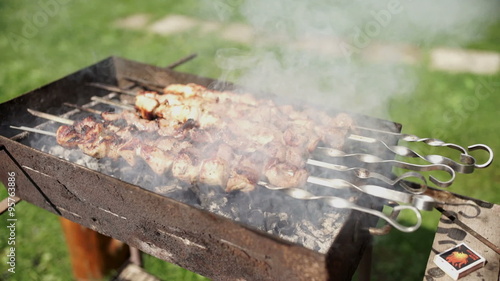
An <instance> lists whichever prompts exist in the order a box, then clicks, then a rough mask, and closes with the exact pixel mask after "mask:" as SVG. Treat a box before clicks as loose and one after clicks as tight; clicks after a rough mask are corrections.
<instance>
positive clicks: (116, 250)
mask: <svg viewBox="0 0 500 281" xmlns="http://www.w3.org/2000/svg"><path fill="white" fill-rule="evenodd" d="M60 221H61V226H62V228H63V231H64V236H65V238H66V243H67V245H68V250H69V254H70V258H71V264H72V268H73V275H74V277H75V279H76V280H78V281H84V280H95V279H101V278H103V277H105V276H106V274H108V273H109V272H110V271H111V270H113V269H116V270H117V269H119V268H120V266H122V265H123V263H124V262H125V261H127V260H128V258H129V247H128V246H127V245H126V244H124V243H122V242H120V241H118V240H115V239H113V238H111V237H108V236H104V235H102V234H100V233H97V232H95V231H93V230H91V229H88V228H86V227H83V226H81V225H79V224H77V223H74V222H72V221H70V220H67V219H65V218H62V217H61V218H60Z"/></svg>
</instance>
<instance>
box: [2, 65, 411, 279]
mask: <svg viewBox="0 0 500 281" xmlns="http://www.w3.org/2000/svg"><path fill="white" fill-rule="evenodd" d="M124 77H134V78H137V79H143V80H146V81H151V82H154V83H158V84H161V85H168V84H173V83H197V84H200V85H203V86H206V87H209V88H214V89H218V90H220V89H226V88H232V87H233V86H232V85H230V84H227V83H222V82H220V81H217V80H213V79H208V78H203V77H198V76H195V75H192V74H186V73H180V72H176V71H173V70H169V69H165V68H159V67H155V66H151V65H147V64H142V63H138V62H134V61H129V60H125V59H122V58H117V57H110V58H108V59H106V60H103V61H101V62H99V63H96V64H94V65H92V66H89V67H87V68H85V69H82V70H80V71H78V72H76V73H73V74H71V75H69V76H67V77H64V78H62V79H60V80H58V81H55V82H53V83H51V84H48V85H46V86H43V87H41V88H39V89H36V90H34V91H32V92H29V93H27V94H25V95H23V96H20V97H18V98H16V99H14V100H11V101H9V102H7V103H4V104H1V105H0V112H1V114H2V118H1V124H0V145H3V150H2V152H3V153H2V154H1V156H2V157H3V158H2V164H0V168H1V170H2V171H11V170H13V169H14V170H18V171H19V174H24V175H25V179H24V181H25V185H21V184H19V186H18V189H20V190H19V192H18V193H19V194H20V196H21V197H22V198H23V199H25V200H27V201H30V202H31V203H33V204H35V205H38V206H40V207H42V208H45V209H48V210H49V211H52V212H55V213H57V214H59V215H62V216H64V217H66V218H69V219H70V220H73V221H76V222H78V223H81V224H82V225H85V226H87V227H90V228H93V229H95V230H97V231H99V232H101V233H103V234H106V235H109V236H112V237H114V238H117V239H120V240H122V241H124V242H126V243H128V244H130V245H132V246H136V247H138V248H139V249H141V250H143V251H144V252H146V253H149V254H152V255H154V256H157V257H159V258H162V259H164V260H167V261H171V262H174V263H177V264H179V265H180V266H183V267H185V268H188V269H190V270H193V271H196V272H198V273H200V274H203V275H205V276H208V277H211V278H222V279H223V278H229V277H231V278H233V277H234V278H236V277H238V278H239V277H242V278H245V276H247V277H248V276H251V277H252V278H253V279H254V278H255V277H256V276H260V277H262V278H261V279H260V280H273V279H274V278H275V277H277V276H280V278H282V277H283V270H286V271H287V274H289V275H290V278H291V279H290V280H295V279H300V280H325V279H328V278H329V277H328V276H331V275H332V274H335V275H336V276H342V274H344V276H350V275H352V273H353V271H354V270H355V265H356V264H357V261H359V258H360V257H359V252H360V251H361V252H362V249H363V248H364V246H365V245H366V244H367V243H368V242H369V235H368V233H367V228H368V227H370V226H372V225H373V224H374V223H375V221H376V220H375V219H374V218H373V217H369V216H366V215H363V214H359V213H356V212H353V211H351V210H346V209H337V208H332V207H328V206H326V205H323V204H321V202H319V201H314V202H307V201H300V200H296V199H293V198H290V197H287V196H286V195H284V194H281V193H277V192H275V191H271V190H266V189H264V188H258V189H256V190H255V191H252V192H249V193H245V192H234V193H226V192H224V191H223V190H222V189H221V188H218V187H210V186H191V185H187V184H182V183H180V182H178V181H177V180H175V179H173V178H171V177H159V176H156V175H155V174H154V173H152V172H151V171H149V172H148V167H146V165H145V164H144V163H142V164H140V167H127V165H126V164H124V163H122V162H120V161H118V162H116V161H111V160H109V159H100V160H97V159H93V158H91V157H89V156H86V155H84V154H83V153H82V152H80V151H79V150H67V149H64V148H62V147H60V146H59V145H57V143H56V141H55V138H54V137H51V136H44V135H40V134H33V133H30V134H27V133H20V131H17V130H13V129H11V128H10V125H14V126H29V127H39V128H40V129H43V130H46V131H51V132H55V131H56V129H57V127H58V126H59V125H60V124H56V123H54V122H46V121H45V120H43V119H41V118H36V117H34V116H32V115H31V114H29V113H28V112H27V108H31V109H35V110H38V111H43V112H46V113H50V114H54V115H62V116H64V117H67V118H70V119H72V120H79V119H81V118H82V117H84V116H88V115H89V113H87V112H79V111H78V110H74V109H71V108H68V107H65V106H63V103H65V102H67V103H73V104H78V105H86V104H88V103H89V102H90V97H91V96H100V97H105V98H106V97H109V95H110V92H109V91H106V90H102V89H97V88H94V87H89V86H88V85H87V84H88V83H90V82H99V83H105V84H110V85H117V86H119V87H121V88H128V87H130V86H131V82H130V81H128V80H127V79H124ZM287 102H290V101H287ZM93 108H95V109H98V110H101V111H106V110H110V109H111V108H110V106H109V105H103V104H96V106H95V107H93ZM331 112H332V114H335V113H336V112H335V111H333V110H332V111H331ZM355 116H356V121H357V123H358V124H360V125H362V126H364V127H368V128H376V129H378V130H381V131H391V132H399V131H400V129H401V126H400V125H399V124H395V123H392V122H389V121H384V120H380V119H375V118H371V117H366V116H359V115H355ZM364 135H366V136H371V137H376V138H377V139H380V140H383V141H384V142H386V143H395V140H394V139H391V138H390V136H389V135H387V134H383V133H380V134H377V133H376V132H372V131H369V132H365V133H364ZM345 149H346V150H347V151H348V150H349V149H350V147H349V144H348V145H347V146H346V147H345ZM358 149H359V147H358ZM370 153H372V154H377V153H376V152H374V151H370ZM380 156H382V155H380ZM386 157H387V156H386ZM137 170H141V171H145V172H143V173H137V172H136V171H137ZM379 172H380V173H383V174H387V175H389V174H390V172H391V171H379ZM3 174H4V175H5V174H7V173H6V172H5V173H3ZM332 176H335V177H343V175H342V174H341V173H337V174H333V175H332ZM21 181H23V180H21ZM4 182H5V181H4ZM310 188H312V189H313V188H314V187H310ZM339 192H340V191H339ZM338 195H339V196H342V197H346V198H350V199H351V200H354V201H356V202H357V203H358V204H360V205H363V206H367V207H372V208H377V207H379V206H381V204H380V202H379V201H377V200H374V199H372V198H368V197H367V196H363V195H362V194H357V193H345V192H340V193H339V194H338ZM176 246H177V248H176ZM288 255H291V256H288ZM203 257H209V258H208V259H204V258H203ZM214 257H217V258H214ZM339 274H340V275H339Z"/></svg>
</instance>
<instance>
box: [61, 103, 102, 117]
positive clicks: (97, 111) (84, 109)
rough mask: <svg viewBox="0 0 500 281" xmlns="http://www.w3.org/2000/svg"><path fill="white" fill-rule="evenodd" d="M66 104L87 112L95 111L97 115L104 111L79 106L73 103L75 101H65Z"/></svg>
mask: <svg viewBox="0 0 500 281" xmlns="http://www.w3.org/2000/svg"><path fill="white" fill-rule="evenodd" d="M63 104H64V105H65V106H68V107H72V108H76V109H78V110H80V111H85V112H89V113H93V114H97V115H100V114H101V113H102V111H100V110H96V109H93V108H89V107H83V106H79V105H77V104H73V103H67V102H65V103H63Z"/></svg>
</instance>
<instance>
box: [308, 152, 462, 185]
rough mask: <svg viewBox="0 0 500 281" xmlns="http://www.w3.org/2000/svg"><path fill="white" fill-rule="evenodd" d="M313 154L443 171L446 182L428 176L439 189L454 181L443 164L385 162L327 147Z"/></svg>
mask: <svg viewBox="0 0 500 281" xmlns="http://www.w3.org/2000/svg"><path fill="white" fill-rule="evenodd" d="M313 153H319V154H321V155H325V156H329V157H334V158H353V159H356V160H358V161H359V162H361V163H363V164H367V165H373V164H377V165H380V164H389V165H391V166H393V167H398V168H402V169H408V170H413V171H417V172H427V171H436V170H439V171H444V172H447V173H448V174H450V176H451V178H450V179H449V180H447V181H441V180H438V179H437V178H435V177H434V176H429V180H430V181H431V182H433V183H434V184H435V185H437V186H439V187H448V186H450V185H451V184H452V183H453V181H454V180H455V171H454V170H453V169H452V168H451V167H449V166H447V165H443V164H431V165H417V164H411V163H406V162H402V161H398V160H386V159H382V158H380V157H377V156H375V155H371V154H364V153H351V154H347V153H345V152H343V151H340V150H338V149H334V148H328V147H317V148H316V149H315V151H314V152H313Z"/></svg>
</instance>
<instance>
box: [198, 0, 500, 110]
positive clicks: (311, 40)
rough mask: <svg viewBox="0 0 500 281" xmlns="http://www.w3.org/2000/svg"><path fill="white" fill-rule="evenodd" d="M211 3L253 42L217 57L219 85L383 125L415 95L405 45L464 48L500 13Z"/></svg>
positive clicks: (404, 6) (390, 5)
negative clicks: (393, 102) (396, 106)
mask: <svg viewBox="0 0 500 281" xmlns="http://www.w3.org/2000/svg"><path fill="white" fill-rule="evenodd" d="M216 2H218V3H219V4H218V7H221V6H223V7H225V9H223V11H224V13H219V14H218V15H219V18H221V19H234V18H241V19H243V21H244V22H245V23H246V24H248V25H250V26H251V27H252V28H253V30H254V32H255V35H256V36H255V41H254V42H253V43H252V44H251V46H250V49H249V50H239V49H220V50H219V51H218V52H217V56H216V60H217V64H218V66H219V67H220V68H221V69H222V70H223V75H222V77H221V79H222V80H228V79H229V80H231V79H232V80H231V81H232V82H235V83H237V84H239V85H242V86H244V87H245V88H249V89H252V90H254V91H262V92H270V93H273V94H277V95H282V96H285V97H287V98H290V99H300V100H307V101H309V102H311V103H317V104H322V105H327V106H329V107H332V108H340V109H349V111H353V112H360V113H364V114H369V115H377V116H380V117H387V107H386V105H387V102H388V100H389V99H390V98H391V97H394V96H397V95H405V94H410V93H412V91H413V90H414V88H415V86H416V85H417V83H418V78H417V75H416V74H415V73H414V71H413V70H412V68H411V67H410V66H409V65H407V64H403V63H402V62H401V60H400V59H398V56H401V54H398V51H399V52H401V53H404V52H405V51H404V50H403V49H404V48H405V46H408V44H410V45H412V46H415V47H416V48H427V47H429V46H433V45H437V44H446V45H448V46H450V45H451V46H462V45H463V44H466V43H467V42H470V41H471V40H474V39H477V38H478V36H480V34H481V32H482V31H484V30H483V29H484V27H485V26H487V24H488V23H490V22H492V21H493V20H495V17H496V15H495V11H498V8H499V4H498V3H497V2H496V1H464V0H462V1H451V0H449V1H439V2H434V1H430V0H426V1H403V0H401V1H399V0H385V1H384V0H381V1H369V2H366V1H325V0H317V1H285V0H275V1H265V0H242V1H234V0H233V1H230V0H226V1H216ZM222 2H223V3H224V5H222V4H221V3H222ZM236 2H237V3H236ZM207 5H208V4H207ZM219 11H220V9H219ZM216 12H217V10H216ZM380 46H382V47H381V48H382V49H384V46H385V54H384V57H383V58H381V59H377V58H376V56H377V55H376V54H375V53H374V52H373V49H374V47H380ZM388 46H391V47H388ZM395 50H396V51H395Z"/></svg>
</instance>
